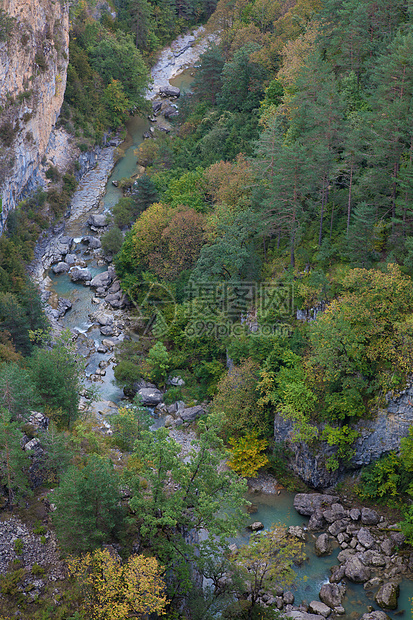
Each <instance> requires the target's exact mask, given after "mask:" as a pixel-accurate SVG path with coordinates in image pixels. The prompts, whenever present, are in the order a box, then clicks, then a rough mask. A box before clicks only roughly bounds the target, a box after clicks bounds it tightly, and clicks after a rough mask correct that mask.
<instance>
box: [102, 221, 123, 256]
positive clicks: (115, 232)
mask: <svg viewBox="0 0 413 620" xmlns="http://www.w3.org/2000/svg"><path fill="white" fill-rule="evenodd" d="M122 243H123V235H122V231H121V230H120V229H119V228H118V227H117V226H114V227H113V228H110V229H109V230H108V231H107V232H106V233H105V234H104V235H103V237H102V249H103V251H104V253H105V254H112V255H115V254H117V253H118V252H119V250H120V248H121V247H122Z"/></svg>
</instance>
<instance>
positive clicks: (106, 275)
mask: <svg viewBox="0 0 413 620" xmlns="http://www.w3.org/2000/svg"><path fill="white" fill-rule="evenodd" d="M113 277H114V274H113V270H109V269H108V270H107V271H103V272H102V273H98V274H97V275H96V276H95V277H94V278H93V280H92V281H91V283H90V286H92V287H94V288H100V287H104V288H107V287H108V286H109V285H110V284H111V282H112V280H113Z"/></svg>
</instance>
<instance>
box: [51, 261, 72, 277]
mask: <svg viewBox="0 0 413 620" xmlns="http://www.w3.org/2000/svg"><path fill="white" fill-rule="evenodd" d="M69 269H70V267H69V265H68V264H67V263H65V262H63V261H60V262H59V263H57V265H53V267H52V271H53V273H54V274H56V275H60V274H61V273H67V272H68V271H69Z"/></svg>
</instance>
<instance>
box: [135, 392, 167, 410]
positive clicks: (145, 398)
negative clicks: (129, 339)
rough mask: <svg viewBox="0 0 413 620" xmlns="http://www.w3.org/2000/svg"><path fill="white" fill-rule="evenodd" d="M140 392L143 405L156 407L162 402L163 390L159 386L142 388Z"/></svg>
mask: <svg viewBox="0 0 413 620" xmlns="http://www.w3.org/2000/svg"><path fill="white" fill-rule="evenodd" d="M138 394H139V396H140V397H141V398H142V404H143V405H146V406H149V407H155V406H156V405H159V403H160V402H162V392H160V391H159V390H158V389H157V388H141V389H140V390H139V391H138Z"/></svg>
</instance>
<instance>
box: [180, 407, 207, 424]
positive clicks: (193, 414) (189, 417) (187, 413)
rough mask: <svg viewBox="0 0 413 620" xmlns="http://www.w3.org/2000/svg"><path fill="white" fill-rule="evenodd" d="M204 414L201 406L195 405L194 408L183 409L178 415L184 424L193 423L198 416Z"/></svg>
mask: <svg viewBox="0 0 413 620" xmlns="http://www.w3.org/2000/svg"><path fill="white" fill-rule="evenodd" d="M204 413H205V409H204V408H203V407H201V405H196V406H195V407H185V409H183V410H182V411H181V412H180V414H179V415H180V416H181V418H182V419H183V421H184V422H193V421H194V420H196V419H197V418H199V416H201V415H204Z"/></svg>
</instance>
